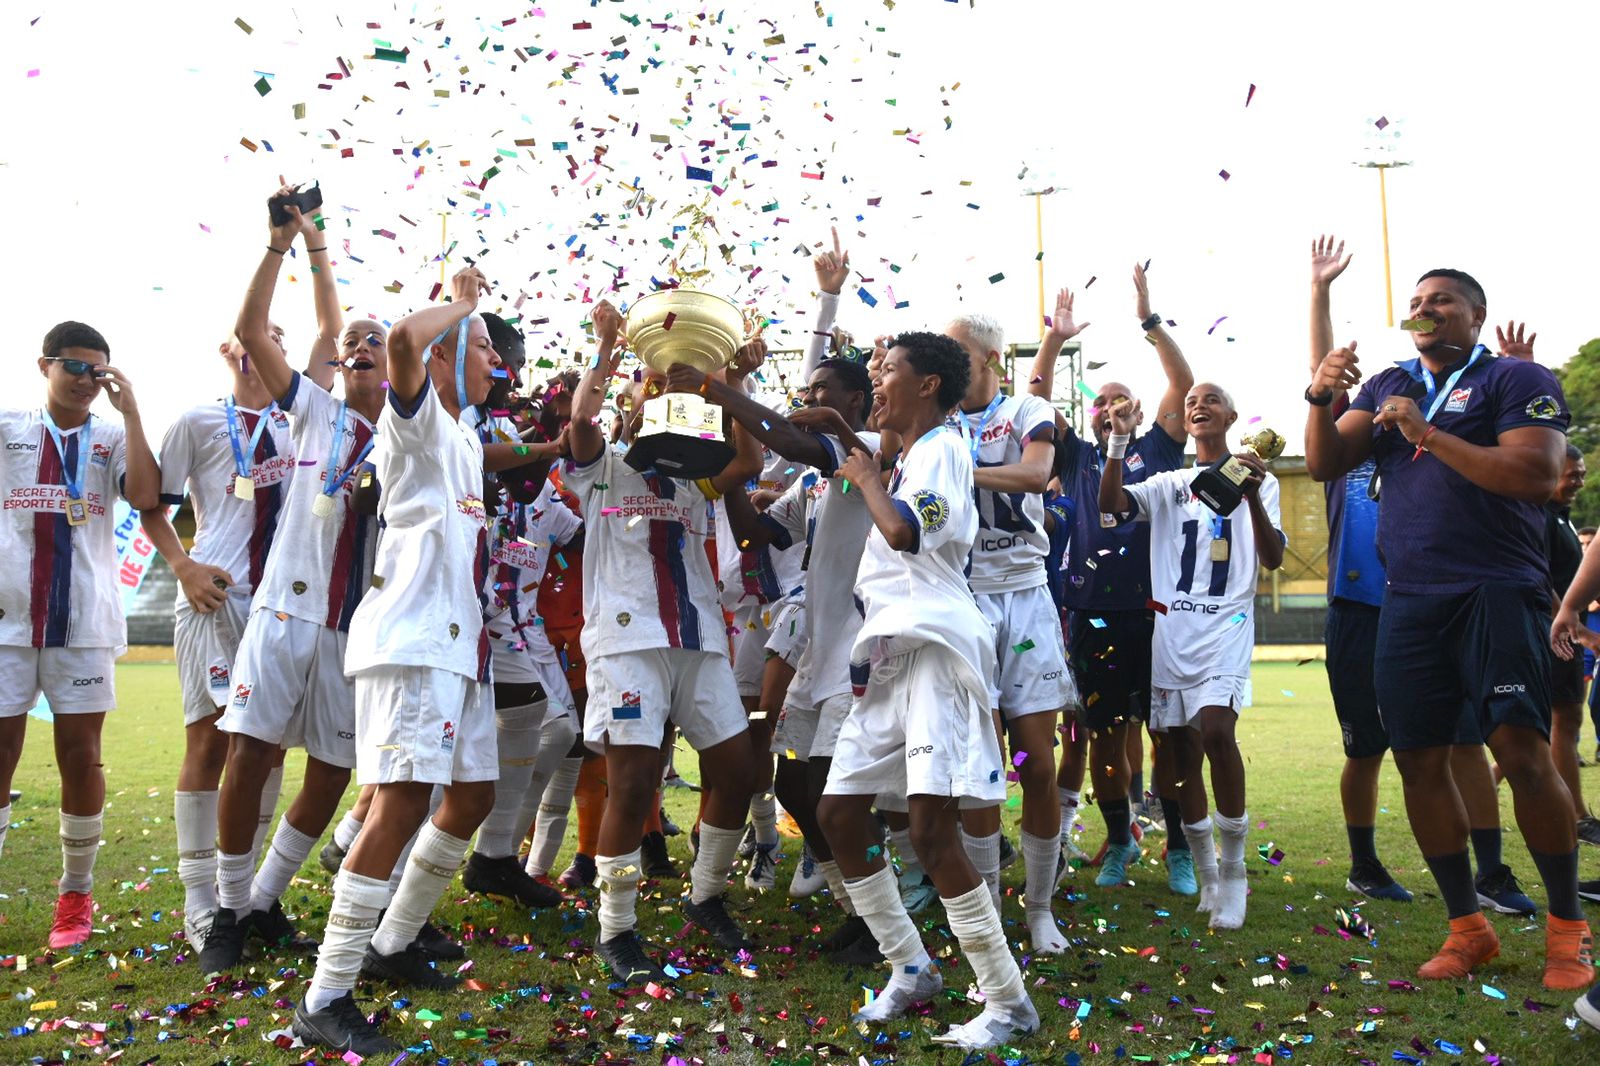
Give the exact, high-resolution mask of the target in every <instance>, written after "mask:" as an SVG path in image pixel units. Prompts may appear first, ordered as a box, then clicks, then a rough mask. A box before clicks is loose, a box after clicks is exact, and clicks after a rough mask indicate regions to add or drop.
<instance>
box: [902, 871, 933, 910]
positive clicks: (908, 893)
mask: <svg viewBox="0 0 1600 1066" xmlns="http://www.w3.org/2000/svg"><path fill="white" fill-rule="evenodd" d="M938 898H939V890H938V889H936V888H934V887H933V880H932V879H931V878H930V877H928V875H927V874H923V875H921V876H920V877H918V878H917V879H916V880H914V881H908V880H907V878H906V876H905V875H904V874H901V875H900V903H901V905H902V906H904V907H905V909H906V913H907V914H911V915H917V914H921V913H922V912H923V911H925V910H927V909H928V904H930V903H932V902H933V901H934V900H936V899H938Z"/></svg>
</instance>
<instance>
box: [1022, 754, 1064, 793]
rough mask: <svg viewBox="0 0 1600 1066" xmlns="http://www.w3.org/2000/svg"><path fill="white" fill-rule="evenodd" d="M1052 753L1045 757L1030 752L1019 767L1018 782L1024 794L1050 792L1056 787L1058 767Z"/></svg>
mask: <svg viewBox="0 0 1600 1066" xmlns="http://www.w3.org/2000/svg"><path fill="white" fill-rule="evenodd" d="M1051 755H1052V753H1051V752H1049V751H1046V752H1045V753H1044V755H1043V756H1040V755H1038V754H1036V753H1034V752H1029V753H1028V757H1027V758H1026V759H1024V760H1023V762H1022V765H1021V766H1019V767H1017V781H1018V783H1020V784H1021V785H1022V791H1024V792H1038V791H1040V790H1043V791H1045V792H1049V791H1051V790H1052V789H1054V788H1055V787H1056V767H1055V760H1054V759H1053V758H1052V757H1051Z"/></svg>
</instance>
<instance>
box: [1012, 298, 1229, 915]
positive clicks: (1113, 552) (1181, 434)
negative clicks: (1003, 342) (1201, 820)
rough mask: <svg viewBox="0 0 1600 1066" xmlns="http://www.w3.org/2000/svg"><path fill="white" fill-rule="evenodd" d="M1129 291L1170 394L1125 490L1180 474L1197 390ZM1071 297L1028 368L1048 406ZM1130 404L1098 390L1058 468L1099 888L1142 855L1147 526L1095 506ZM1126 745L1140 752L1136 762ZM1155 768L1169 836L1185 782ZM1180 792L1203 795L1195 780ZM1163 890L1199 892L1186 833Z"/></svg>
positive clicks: (1070, 327) (1165, 768) (1149, 619)
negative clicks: (1098, 833) (1137, 777)
mask: <svg viewBox="0 0 1600 1066" xmlns="http://www.w3.org/2000/svg"><path fill="white" fill-rule="evenodd" d="M1133 285H1134V296H1135V300H1134V311H1135V314H1136V315H1137V316H1138V319H1139V326H1140V328H1141V329H1142V330H1143V331H1144V337H1145V340H1146V342H1148V343H1149V344H1150V345H1151V346H1152V347H1153V348H1155V350H1156V358H1157V359H1158V360H1159V361H1160V363H1161V370H1162V373H1163V375H1165V377H1166V379H1167V387H1166V391H1164V392H1163V393H1162V395H1161V400H1160V403H1159V405H1158V407H1157V410H1156V417H1155V421H1154V423H1153V424H1152V425H1151V426H1150V428H1149V429H1148V430H1146V431H1145V432H1143V433H1141V434H1140V435H1139V436H1138V437H1136V438H1135V439H1133V440H1132V441H1130V442H1129V444H1128V446H1127V451H1126V454H1125V455H1124V456H1123V457H1121V459H1120V463H1121V467H1122V483H1123V484H1124V485H1138V484H1141V483H1142V482H1143V481H1144V480H1145V479H1147V478H1149V477H1152V476H1154V475H1156V474H1159V473H1164V472H1166V471H1171V470H1177V469H1179V468H1180V467H1182V466H1183V446H1184V444H1185V442H1186V441H1187V440H1188V431H1187V429H1186V427H1185V423H1184V421H1183V405H1184V397H1185V396H1186V395H1187V394H1188V392H1189V389H1190V388H1191V387H1192V386H1193V385H1194V374H1193V372H1192V371H1191V370H1190V369H1189V364H1188V362H1187V360H1185V359H1184V357H1183V352H1182V350H1181V349H1179V347H1178V344H1177V342H1176V341H1175V340H1173V338H1172V335H1171V334H1169V333H1168V332H1167V330H1166V326H1165V325H1164V324H1163V322H1162V318H1161V316H1160V315H1158V314H1156V313H1154V312H1152V311H1151V310H1150V289H1149V285H1148V283H1147V282H1146V280H1145V274H1144V268H1143V267H1140V266H1135V267H1134V268H1133ZM1073 299H1074V298H1073V294H1072V293H1071V292H1069V291H1068V290H1066V289H1062V290H1061V291H1060V293H1059V294H1058V295H1057V297H1056V306H1055V314H1054V315H1053V316H1052V317H1051V320H1050V326H1049V328H1048V329H1047V330H1046V332H1045V337H1044V340H1043V342H1042V343H1041V344H1040V345H1039V354H1038V357H1037V358H1035V359H1034V363H1033V373H1032V375H1031V378H1032V383H1031V384H1030V385H1029V389H1030V390H1031V391H1032V392H1033V394H1034V395H1036V396H1042V397H1045V398H1049V396H1050V395H1051V390H1052V389H1053V388H1054V384H1055V365H1056V358H1057V356H1058V355H1059V354H1060V352H1061V347H1062V345H1064V344H1065V343H1066V342H1067V341H1068V340H1070V339H1072V337H1074V336H1076V335H1077V334H1078V333H1079V332H1081V331H1082V330H1083V329H1084V328H1086V327H1087V326H1088V323H1083V324H1082V325H1079V324H1078V323H1077V322H1076V320H1075V319H1074V318H1073ZM1133 399H1134V396H1133V393H1132V390H1130V389H1129V388H1128V387H1127V386H1126V385H1123V384H1122V383H1120V382H1116V381H1108V382H1106V383H1105V384H1103V385H1102V386H1100V389H1099V390H1098V392H1097V393H1096V394H1095V400H1094V404H1093V406H1092V408H1091V410H1092V412H1093V414H1092V418H1093V423H1092V426H1093V430H1094V438H1095V439H1094V440H1093V441H1087V440H1083V439H1082V438H1080V437H1079V436H1078V435H1077V434H1076V433H1074V432H1073V431H1072V428H1071V427H1070V426H1068V427H1067V430H1066V432H1067V434H1068V437H1067V441H1066V445H1065V447H1063V448H1062V449H1060V451H1061V452H1062V457H1061V459H1060V460H1059V461H1058V464H1057V468H1056V475H1057V476H1058V477H1059V478H1060V479H1061V491H1062V493H1063V494H1064V495H1066V496H1069V497H1071V498H1072V499H1073V500H1074V501H1075V503H1076V504H1077V510H1076V524H1075V525H1074V527H1073V530H1072V539H1071V541H1070V542H1069V543H1068V545H1067V568H1066V573H1065V575H1064V577H1065V580H1064V582H1063V592H1062V598H1063V600H1064V602H1065V603H1066V606H1067V611H1068V630H1069V642H1070V648H1071V653H1072V667H1073V670H1074V671H1075V672H1076V674H1077V682H1078V691H1079V692H1081V693H1082V694H1083V703H1084V709H1083V716H1084V719H1085V721H1086V722H1087V724H1088V727H1089V765H1090V767H1091V768H1092V769H1091V773H1092V774H1093V778H1092V779H1093V781H1094V787H1095V793H1096V795H1097V796H1098V797H1099V799H1098V802H1099V805H1100V813H1101V814H1102V815H1103V816H1104V818H1105V822H1106V839H1107V841H1108V845H1107V847H1106V850H1105V856H1104V859H1103V860H1102V864H1101V868H1100V874H1099V875H1098V876H1097V878H1096V882H1097V883H1098V884H1102V885H1114V884H1121V883H1122V882H1123V881H1124V880H1125V878H1126V871H1127V865H1128V863H1129V861H1131V860H1136V859H1137V857H1138V854H1139V848H1138V843H1137V842H1136V841H1135V840H1134V837H1133V832H1134V830H1133V827H1132V825H1131V824H1130V823H1131V822H1132V817H1131V811H1130V809H1129V799H1128V797H1129V794H1130V791H1131V788H1132V783H1133V775H1134V774H1136V773H1140V772H1141V771H1142V762H1143V756H1142V750H1143V748H1142V745H1140V744H1139V743H1138V742H1137V741H1138V734H1139V731H1140V730H1141V729H1142V728H1143V727H1144V723H1146V722H1148V721H1149V718H1150V668H1151V664H1150V648H1151V643H1152V641H1153V639H1154V632H1155V614H1154V612H1153V611H1152V610H1151V608H1150V602H1151V591H1150V525H1149V523H1147V522H1134V521H1129V520H1124V519H1121V518H1119V517H1118V516H1117V515H1115V514H1110V513H1107V512H1105V511H1104V509H1103V508H1101V507H1099V506H1097V501H1098V500H1099V498H1100V482H1101V471H1102V469H1103V468H1104V467H1106V466H1107V465H1108V457H1107V455H1106V448H1107V440H1108V438H1109V436H1110V433H1111V409H1112V408H1113V407H1114V406H1116V405H1119V404H1123V403H1127V402H1129V401H1131V400H1133ZM1130 747H1131V749H1132V750H1133V751H1134V752H1135V753H1138V754H1137V757H1136V759H1135V760H1134V761H1133V763H1132V764H1131V765H1130V760H1129V750H1130ZM1156 763H1157V767H1156V769H1157V773H1156V792H1157V794H1158V796H1159V797H1160V798H1161V809H1162V814H1163V820H1164V821H1165V823H1166V825H1167V826H1168V828H1169V830H1170V828H1171V827H1172V826H1174V825H1181V824H1182V820H1183V816H1182V814H1181V812H1180V811H1179V809H1178V800H1179V796H1178V793H1179V791H1181V790H1180V789H1178V787H1177V785H1176V782H1178V781H1179V780H1183V779H1182V778H1180V777H1178V776H1176V775H1175V774H1173V773H1172V770H1171V766H1170V763H1169V762H1168V761H1167V759H1166V757H1165V755H1164V753H1163V752H1162V751H1161V749H1159V748H1158V749H1157V753H1156ZM1186 783H1189V784H1191V786H1192V787H1194V788H1196V789H1198V788H1200V787H1201V786H1200V783H1199V782H1198V781H1197V780H1191V781H1190V782H1186ZM1059 795H1060V802H1061V805H1062V807H1063V808H1068V807H1069V805H1070V807H1072V808H1075V807H1076V806H1077V801H1078V796H1077V794H1076V790H1075V789H1070V788H1068V787H1065V784H1064V783H1063V787H1062V788H1061V791H1060V793H1059ZM1201 796H1202V798H1203V793H1202V794H1201ZM1070 825H1071V822H1070V820H1066V821H1064V822H1063V828H1069V827H1070ZM1167 885H1168V887H1169V888H1170V889H1171V890H1172V891H1173V892H1177V893H1179V894H1181V895H1194V894H1195V892H1197V891H1198V888H1197V886H1196V884H1195V874H1194V860H1193V857H1192V856H1191V854H1190V853H1189V850H1188V842H1187V839H1186V837H1185V836H1184V834H1182V833H1176V832H1170V831H1169V832H1168V834H1167Z"/></svg>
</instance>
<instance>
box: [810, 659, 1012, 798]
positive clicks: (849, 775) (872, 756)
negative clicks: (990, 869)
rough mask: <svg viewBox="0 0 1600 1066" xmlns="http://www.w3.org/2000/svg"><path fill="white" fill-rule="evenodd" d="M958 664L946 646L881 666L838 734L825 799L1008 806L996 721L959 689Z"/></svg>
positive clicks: (978, 701) (972, 695) (979, 701)
mask: <svg viewBox="0 0 1600 1066" xmlns="http://www.w3.org/2000/svg"><path fill="white" fill-rule="evenodd" d="M961 665H962V664H961V663H960V660H959V657H958V655H957V654H956V652H955V651H953V650H952V649H950V648H948V647H945V646H944V645H942V644H924V645H922V646H921V647H919V648H916V649H914V650H912V651H909V652H907V653H906V654H904V655H898V656H895V657H894V658H892V659H885V660H884V661H882V662H880V663H878V664H877V666H876V667H875V668H874V669H873V671H872V676H871V678H870V679H869V680H868V681H867V691H866V693H865V694H864V695H862V696H861V698H860V699H858V700H856V703H855V706H854V708H852V709H851V712H850V715H849V717H847V718H846V719H845V722H844V726H843V728H842V729H840V731H839V739H838V742H837V743H836V744H835V746H834V752H833V766H832V768H831V769H830V770H829V771H828V784H827V787H826V788H824V789H823V792H824V793H831V794H835V795H853V796H871V795H882V794H885V793H888V794H890V795H899V796H970V797H972V798H973V799H977V800H982V801H986V802H988V803H998V802H1000V801H1001V800H1003V799H1005V795H1006V779H1005V773H1004V772H1003V769H1002V761H1001V757H1000V742H999V740H998V738H996V736H995V733H994V716H993V715H992V714H991V713H990V710H989V707H988V706H987V705H986V703H985V701H984V700H982V699H980V698H979V697H978V694H977V693H976V692H972V691H970V690H969V689H968V688H966V687H964V686H963V685H961V683H960V675H959V673H958V670H959V669H960V667H961Z"/></svg>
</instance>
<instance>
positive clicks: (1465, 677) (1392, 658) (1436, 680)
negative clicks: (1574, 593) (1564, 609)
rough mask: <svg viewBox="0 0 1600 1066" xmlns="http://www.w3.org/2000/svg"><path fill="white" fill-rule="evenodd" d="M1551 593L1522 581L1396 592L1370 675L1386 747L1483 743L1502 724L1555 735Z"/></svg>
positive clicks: (1382, 622) (1384, 615) (1382, 620)
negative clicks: (1441, 590)
mask: <svg viewBox="0 0 1600 1066" xmlns="http://www.w3.org/2000/svg"><path fill="white" fill-rule="evenodd" d="M1549 631H1550V599H1549V594H1548V593H1547V592H1545V591H1543V590H1540V589H1537V588H1532V587H1529V586H1523V585H1483V586H1481V587H1479V588H1477V589H1474V590H1473V591H1471V592H1462V593H1455V594H1451V595H1414V594H1410V593H1401V592H1394V591H1392V590H1391V591H1390V592H1388V593H1387V594H1386V595H1385V596H1384V600H1383V610H1382V612H1381V613H1380V615H1379V619H1378V644H1377V649H1376V651H1375V653H1374V656H1373V664H1372V672H1373V681H1374V683H1375V684H1376V687H1377V690H1378V703H1379V706H1380V708H1381V713H1382V715H1383V724H1384V728H1385V729H1386V730H1388V733H1389V746H1390V747H1391V748H1393V749H1394V750H1395V751H1411V750H1415V749H1417V748H1432V747H1439V746H1442V745H1446V744H1462V743H1478V742H1482V741H1486V740H1488V739H1489V737H1490V735H1491V734H1492V733H1493V732H1494V731H1495V729H1497V728H1498V727H1500V726H1502V725H1517V726H1525V727H1527V728H1529V729H1537V730H1538V731H1539V732H1540V733H1543V734H1544V735H1545V736H1547V737H1548V736H1549V735H1550V646H1549V644H1548V643H1547V634H1548V633H1549Z"/></svg>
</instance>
